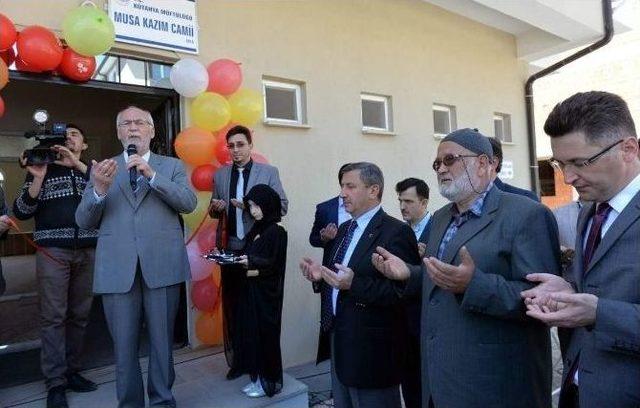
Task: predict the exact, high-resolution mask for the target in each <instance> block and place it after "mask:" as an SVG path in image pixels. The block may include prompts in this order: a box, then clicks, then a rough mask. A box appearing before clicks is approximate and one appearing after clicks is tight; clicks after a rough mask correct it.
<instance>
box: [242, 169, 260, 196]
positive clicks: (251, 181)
mask: <svg viewBox="0 0 640 408" xmlns="http://www.w3.org/2000/svg"><path fill="white" fill-rule="evenodd" d="M261 171H262V167H260V166H258V163H256V162H253V164H252V165H251V171H250V172H249V178H248V179H247V180H246V183H247V188H246V192H249V190H251V187H253V186H255V185H256V180H258V179H259V177H258V175H259V174H260V172H261Z"/></svg>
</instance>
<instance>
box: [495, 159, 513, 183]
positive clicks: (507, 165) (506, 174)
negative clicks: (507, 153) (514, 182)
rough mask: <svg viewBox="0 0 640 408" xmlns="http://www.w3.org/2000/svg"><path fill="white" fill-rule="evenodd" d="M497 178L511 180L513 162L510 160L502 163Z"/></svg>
mask: <svg viewBox="0 0 640 408" xmlns="http://www.w3.org/2000/svg"><path fill="white" fill-rule="evenodd" d="M498 177H500V180H511V179H513V162H512V161H511V160H503V161H502V168H501V169H500V173H498Z"/></svg>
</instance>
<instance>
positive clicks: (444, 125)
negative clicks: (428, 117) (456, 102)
mask: <svg viewBox="0 0 640 408" xmlns="http://www.w3.org/2000/svg"><path fill="white" fill-rule="evenodd" d="M456 126H457V123H456V107H455V106H453V105H444V104H440V103H434V104H433V134H434V136H436V137H445V136H446V135H448V134H449V133H451V132H452V131H454V130H456Z"/></svg>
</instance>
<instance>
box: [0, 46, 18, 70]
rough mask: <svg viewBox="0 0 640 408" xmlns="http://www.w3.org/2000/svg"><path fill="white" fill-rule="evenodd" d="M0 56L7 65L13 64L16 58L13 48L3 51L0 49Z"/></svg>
mask: <svg viewBox="0 0 640 408" xmlns="http://www.w3.org/2000/svg"><path fill="white" fill-rule="evenodd" d="M0 58H2V60H3V61H4V62H5V63H6V64H7V66H8V67H10V66H11V64H13V62H14V61H15V60H16V52H15V51H14V50H13V48H7V49H6V50H4V51H0Z"/></svg>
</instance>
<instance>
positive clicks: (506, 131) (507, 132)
mask: <svg viewBox="0 0 640 408" xmlns="http://www.w3.org/2000/svg"><path fill="white" fill-rule="evenodd" d="M493 135H494V136H495V138H496V139H499V140H500V141H502V142H507V143H510V142H512V139H511V115H509V114H506V113H497V112H496V113H494V114H493Z"/></svg>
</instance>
